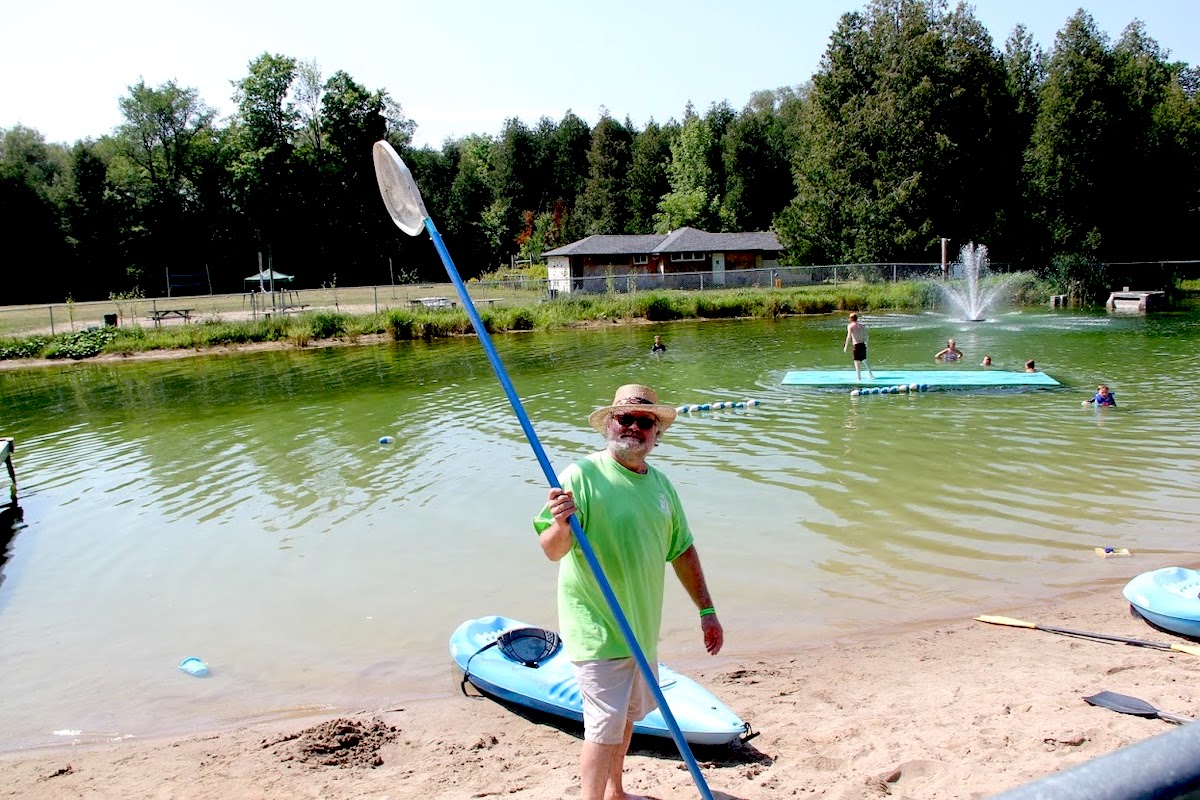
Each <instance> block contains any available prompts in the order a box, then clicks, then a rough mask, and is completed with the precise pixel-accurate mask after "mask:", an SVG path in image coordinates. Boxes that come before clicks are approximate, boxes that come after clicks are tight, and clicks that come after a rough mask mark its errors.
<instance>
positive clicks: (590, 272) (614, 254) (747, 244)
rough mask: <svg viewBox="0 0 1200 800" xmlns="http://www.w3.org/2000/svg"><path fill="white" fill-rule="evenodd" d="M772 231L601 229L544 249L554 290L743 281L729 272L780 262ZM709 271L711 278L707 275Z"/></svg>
mask: <svg viewBox="0 0 1200 800" xmlns="http://www.w3.org/2000/svg"><path fill="white" fill-rule="evenodd" d="M780 250H781V248H780V246H779V239H778V238H777V237H776V236H775V234H774V233H771V232H770V231H767V232H748V233H708V232H707V231H701V230H697V229H695V228H680V229H678V230H675V231H671V232H670V233H666V234H660V233H652V234H633V235H598V236H589V237H587V238H586V239H580V240H579V241H577V242H572V243H571V244H568V245H564V246H562V247H558V248H555V249H554V250H550V251H548V252H546V253H545V254H544V256H545V258H546V262H547V265H548V267H549V278H550V293H551V294H552V295H554V294H558V293H560V292H564V293H566V292H605V291H631V290H634V289H651V288H660V287H667V288H693V284H696V283H698V284H699V285H700V287H701V288H704V287H705V286H725V285H729V284H731V283H732V284H734V285H740V282H735V281H732V280H730V274H731V273H739V272H745V271H747V270H756V269H768V270H769V269H772V268H774V267H777V266H779V252H780ZM706 276H707V280H705V277H706Z"/></svg>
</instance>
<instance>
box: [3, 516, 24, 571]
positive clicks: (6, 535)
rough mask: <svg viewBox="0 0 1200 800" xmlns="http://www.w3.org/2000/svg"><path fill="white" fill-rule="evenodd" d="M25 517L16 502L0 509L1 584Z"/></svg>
mask: <svg viewBox="0 0 1200 800" xmlns="http://www.w3.org/2000/svg"><path fill="white" fill-rule="evenodd" d="M24 516H25V513H24V512H23V511H22V510H21V507H20V506H19V505H17V504H16V503H15V502H14V503H9V504H8V505H6V506H3V507H0V583H4V565H5V564H6V563H8V554H9V550H10V548H11V547H12V540H13V538H15V537H16V535H17V531H19V530H20V529H21V528H22V527H23V526H22V525H21V520H22V519H24Z"/></svg>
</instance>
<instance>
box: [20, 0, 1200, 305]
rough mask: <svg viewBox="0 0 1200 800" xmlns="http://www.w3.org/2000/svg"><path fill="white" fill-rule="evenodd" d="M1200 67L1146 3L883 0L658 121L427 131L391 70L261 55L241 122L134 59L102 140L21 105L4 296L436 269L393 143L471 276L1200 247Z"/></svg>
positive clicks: (1042, 262) (1079, 255) (1117, 257)
mask: <svg viewBox="0 0 1200 800" xmlns="http://www.w3.org/2000/svg"><path fill="white" fill-rule="evenodd" d="M1198 88H1200V71H1198V70H1197V69H1196V68H1195V67H1193V66H1191V65H1188V64H1186V63H1183V62H1179V61H1171V60H1169V56H1168V54H1167V53H1166V52H1164V51H1163V49H1162V48H1161V47H1160V46H1159V44H1158V43H1157V42H1156V41H1155V40H1154V39H1152V38H1151V37H1150V36H1149V34H1148V33H1147V31H1146V30H1145V26H1144V25H1143V24H1142V23H1141V22H1139V21H1137V20H1134V21H1132V22H1131V23H1130V24H1129V25H1128V27H1126V28H1125V30H1124V31H1123V32H1122V33H1121V35H1120V37H1119V38H1118V39H1117V40H1116V41H1115V42H1112V41H1110V40H1109V38H1108V36H1107V35H1106V34H1105V33H1104V32H1102V31H1100V30H1099V29H1098V28H1097V26H1096V24H1095V21H1094V20H1093V19H1092V18H1091V16H1090V15H1088V14H1087V13H1086V12H1085V11H1082V10H1080V11H1079V12H1077V13H1076V14H1075V15H1073V16H1072V17H1071V18H1070V19H1068V20H1067V21H1066V23H1065V25H1064V27H1063V28H1062V29H1061V30H1060V31H1059V32H1058V34H1057V36H1056V38H1055V41H1054V44H1053V47H1052V48H1050V49H1049V50H1048V51H1047V50H1043V49H1042V48H1041V47H1040V46H1039V45H1038V44H1036V43H1035V42H1034V41H1033V39H1032V37H1031V36H1030V34H1029V33H1028V31H1027V30H1026V29H1025V28H1024V27H1023V26H1018V27H1017V28H1015V29H1014V30H1013V31H1012V33H1011V34H1010V35H1009V37H1008V38H1007V40H1006V42H1005V43H1004V46H1003V49H1000V48H998V47H997V46H996V44H995V43H994V42H993V40H992V38H991V36H990V34H989V33H988V31H987V30H986V29H985V28H984V26H983V25H982V24H981V23H980V22H979V21H978V20H977V19H976V18H975V16H974V12H973V11H972V9H971V7H970V6H967V5H965V4H960V5H958V6H955V7H953V8H951V7H949V6H948V5H947V4H946V3H945V2H942V0H872V2H870V3H869V4H868V5H866V6H865V7H864V8H863V10H861V11H858V12H854V13H848V14H845V15H844V16H843V17H842V18H841V20H840V21H839V23H838V25H837V27H836V28H835V30H834V31H833V33H832V34H831V36H830V39H829V45H828V47H827V49H826V51H825V53H824V55H823V58H822V60H821V64H820V66H819V68H818V70H817V72H816V74H815V75H813V76H812V77H811V79H809V80H807V81H805V82H803V83H799V84H796V85H793V86H788V87H785V88H781V89H776V90H771V91H760V92H757V93H755V94H754V95H753V96H752V97H751V98H750V100H749V102H748V103H747V104H746V105H745V106H744V107H743V108H742V109H741V110H740V111H739V110H735V109H734V108H733V107H732V106H731V105H730V104H729V103H728V102H721V103H716V104H713V105H712V106H711V107H710V108H708V109H707V110H705V111H703V112H698V111H697V110H696V109H694V108H693V107H692V106H691V105H690V104H689V105H688V106H687V107H686V108H685V109H684V112H683V115H682V118H681V119H678V120H677V119H675V118H671V119H669V120H668V121H666V122H664V123H658V122H655V121H653V120H651V121H650V122H648V123H646V124H645V125H644V126H642V127H638V126H636V125H634V124H633V123H632V122H631V121H630V120H629V119H625V120H624V121H621V120H617V119H615V118H613V117H611V116H610V115H608V114H607V113H603V114H602V116H601V118H600V119H599V120H598V122H597V123H596V124H595V125H594V126H590V125H588V123H586V122H585V121H584V120H583V119H581V118H580V117H579V116H577V115H576V114H574V113H572V112H570V111H567V112H566V113H565V114H564V116H563V117H562V119H560V120H557V121H555V120H552V119H549V118H545V117H543V118H542V119H540V120H538V121H537V122H536V123H534V124H527V123H526V122H523V121H522V120H520V119H518V118H513V119H510V120H508V121H507V122H506V123H505V125H504V127H503V130H502V131H500V132H499V133H498V134H495V135H484V134H475V135H471V136H466V137H463V138H460V139H456V140H447V141H446V142H445V143H444V144H443V145H442V147H441V148H431V147H419V148H418V147H415V146H413V145H412V137H413V133H414V131H415V129H416V124H415V122H414V121H413V120H410V119H408V118H407V117H406V116H405V115H404V112H403V109H402V106H401V104H400V102H399V101H398V100H397V99H396V98H393V97H392V96H391V95H390V94H389V93H388V92H387V91H386V90H384V89H375V90H371V89H368V88H366V87H365V86H363V85H362V84H360V83H358V82H357V81H355V80H354V79H353V78H352V77H351V76H350V75H348V74H347V73H345V72H342V71H338V72H335V73H334V74H333V75H331V76H330V77H328V78H327V79H326V78H325V77H324V75H323V74H322V70H321V68H320V66H319V65H318V64H316V63H315V62H312V61H308V62H306V61H302V60H298V59H295V58H291V57H288V56H284V55H278V54H269V53H264V54H263V55H261V56H260V57H258V58H256V59H255V60H254V61H252V62H251V63H250V64H249V68H248V74H247V75H246V76H245V77H243V78H241V79H240V80H238V81H235V82H234V96H233V99H234V101H235V103H236V111H235V112H234V114H233V115H232V117H231V118H230V119H229V120H227V121H221V120H218V119H217V117H216V113H215V112H214V110H213V109H212V108H211V107H209V106H208V105H206V104H205V102H204V101H203V99H202V98H200V97H199V95H198V93H197V91H196V90H195V89H191V88H188V87H185V86H180V85H178V84H177V83H176V82H174V81H169V82H167V83H165V84H162V85H160V86H147V85H146V84H145V83H144V82H139V83H137V84H135V85H133V86H130V87H129V91H128V94H127V95H126V96H124V97H122V98H121V99H120V110H121V115H122V118H123V120H124V121H123V122H122V124H121V125H119V126H118V127H117V128H116V129H115V130H114V131H112V132H111V133H109V134H108V135H105V136H101V137H100V138H98V139H85V140H81V141H79V142H76V143H75V144H74V145H71V146H67V145H65V144H55V143H48V142H46V141H45V140H44V137H43V136H42V135H41V134H40V133H38V131H37V130H35V129H32V128H28V127H24V126H16V127H13V128H10V129H0V220H3V225H4V230H5V240H6V245H7V247H6V249H7V251H8V254H9V256H8V258H6V259H5V266H4V267H3V270H4V273H5V275H4V278H5V279H4V281H3V299H2V300H0V303H4V304H13V303H32V302H51V301H61V300H63V299H64V298H65V297H70V298H72V299H75V300H86V299H101V298H106V297H109V296H114V295H122V296H129V295H138V294H144V295H146V296H152V295H159V296H161V295H163V294H166V293H167V289H168V288H171V289H172V291H173V292H174V293H203V292H207V291H208V286H209V281H211V287H212V289H213V290H214V291H216V292H234V291H240V290H241V289H242V288H243V279H244V278H245V277H246V276H249V275H251V274H253V273H255V272H257V271H258V268H259V258H260V254H261V258H262V259H263V260H262V264H263V266H264V267H266V266H267V265H271V266H273V267H274V268H275V269H276V270H278V271H280V272H283V273H287V274H292V275H295V276H296V277H297V282H298V285H300V286H321V285H338V284H341V285H363V284H384V283H388V282H389V281H393V280H394V281H396V282H404V281H412V280H435V279H439V277H440V276H441V275H442V271H441V267H440V265H439V264H438V262H437V257H436V254H435V253H434V252H433V249H432V247H430V246H429V244H428V242H424V241H421V240H415V239H408V238H407V237H405V236H403V235H402V234H400V232H399V231H398V230H397V229H396V228H395V226H394V225H393V224H392V223H391V221H390V220H389V218H388V217H387V214H386V211H385V209H384V207H383V204H382V202H381V201H380V199H379V194H378V190H377V188H376V184H375V176H374V170H373V165H372V160H371V146H372V145H373V143H374V142H375V141H377V140H379V139H387V140H388V141H389V142H391V143H392V145H393V146H394V147H395V148H396V149H397V151H398V152H400V154H401V156H402V157H403V158H404V159H405V162H406V163H407V164H408V166H409V168H410V169H411V171H412V172H413V175H414V177H415V178H416V180H417V183H418V185H419V186H420V188H421V191H422V194H423V196H424V199H425V203H426V206H427V208H428V209H429V212H430V214H431V215H432V216H433V218H434V219H435V220H436V222H437V224H438V227H439V229H440V230H441V232H442V234H443V236H444V238H445V240H446V244H447V247H448V248H449V250H450V252H451V253H452V254H453V255H454V257H455V260H456V263H457V265H458V267H459V270H460V272H461V273H462V274H463V275H464V277H467V278H469V277H473V276H477V275H480V274H481V273H484V272H490V271H493V270H495V269H496V268H497V267H499V266H502V265H506V264H508V263H509V262H510V261H511V260H512V259H513V258H520V259H522V260H530V261H532V262H535V263H536V262H537V261H538V260H539V259H540V258H541V254H542V253H544V252H545V251H547V250H548V249H551V248H553V247H556V246H559V245H562V244H566V243H569V242H571V241H574V240H576V239H579V238H582V237H584V236H588V235H591V234H615V233H651V232H666V231H669V230H673V229H676V228H679V227H682V226H685V225H686V226H692V227H697V228H701V229H704V230H709V231H739V230H766V229H773V230H775V231H776V233H777V234H778V235H779V237H780V240H781V242H782V243H783V245H784V246H785V248H786V252H785V254H784V258H783V260H784V262H785V263H796V264H829V263H864V262H888V261H909V262H911V261H918V262H919V261H936V260H938V259H939V258H940V252H941V251H940V240H941V238H943V237H946V238H948V239H950V240H951V241H952V242H955V243H956V244H964V243H966V242H979V243H985V244H987V245H988V247H989V250H990V253H991V257H992V259H993V261H996V262H1005V263H1008V264H1011V265H1013V266H1014V267H1017V268H1024V269H1032V270H1035V271H1038V272H1041V273H1042V274H1046V275H1048V276H1050V277H1052V278H1058V279H1060V280H1061V281H1062V282H1064V283H1065V282H1069V281H1080V280H1083V281H1084V282H1086V276H1087V275H1089V274H1094V265H1096V264H1097V263H1105V262H1129V261H1160V260H1179V259H1187V258H1189V257H1191V256H1192V255H1193V254H1194V252H1195V250H1194V248H1193V247H1192V246H1191V240H1190V237H1189V236H1188V232H1189V231H1191V230H1192V226H1193V225H1195V224H1196V223H1197V221H1198V219H1200V105H1198V103H1200V101H1198V100H1197V89H1198ZM17 254H21V257H20V258H18V257H17ZM168 269H169V270H170V272H171V275H172V278H171V282H172V284H174V285H173V286H172V287H168V285H167V270H168ZM1081 276H1082V277H1081ZM188 284H191V288H188Z"/></svg>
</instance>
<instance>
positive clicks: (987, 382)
mask: <svg viewBox="0 0 1200 800" xmlns="http://www.w3.org/2000/svg"><path fill="white" fill-rule="evenodd" d="M899 383H907V384H913V383H916V384H918V385H919V386H920V388H921V390H922V391H924V390H925V387H926V386H950V387H955V386H957V387H964V388H965V387H986V386H1058V385H1059V382H1058V381H1056V380H1054V378H1051V377H1050V376H1049V375H1047V374H1046V373H1044V372H1010V371H1008V370H1002V369H893V370H882V369H877V370H875V377H874V378H865V377H864V378H863V379H862V380H859V379H858V378H856V377H855V376H854V370H852V369H806V370H800V371H792V372H789V373H787V374H786V375H784V376H783V385H784V386H894V385H896V384H899ZM910 388H911V387H910Z"/></svg>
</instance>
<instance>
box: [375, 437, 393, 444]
mask: <svg viewBox="0 0 1200 800" xmlns="http://www.w3.org/2000/svg"><path fill="white" fill-rule="evenodd" d="M379 443H380V444H395V443H396V438H395V437H394V436H380V437H379Z"/></svg>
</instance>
